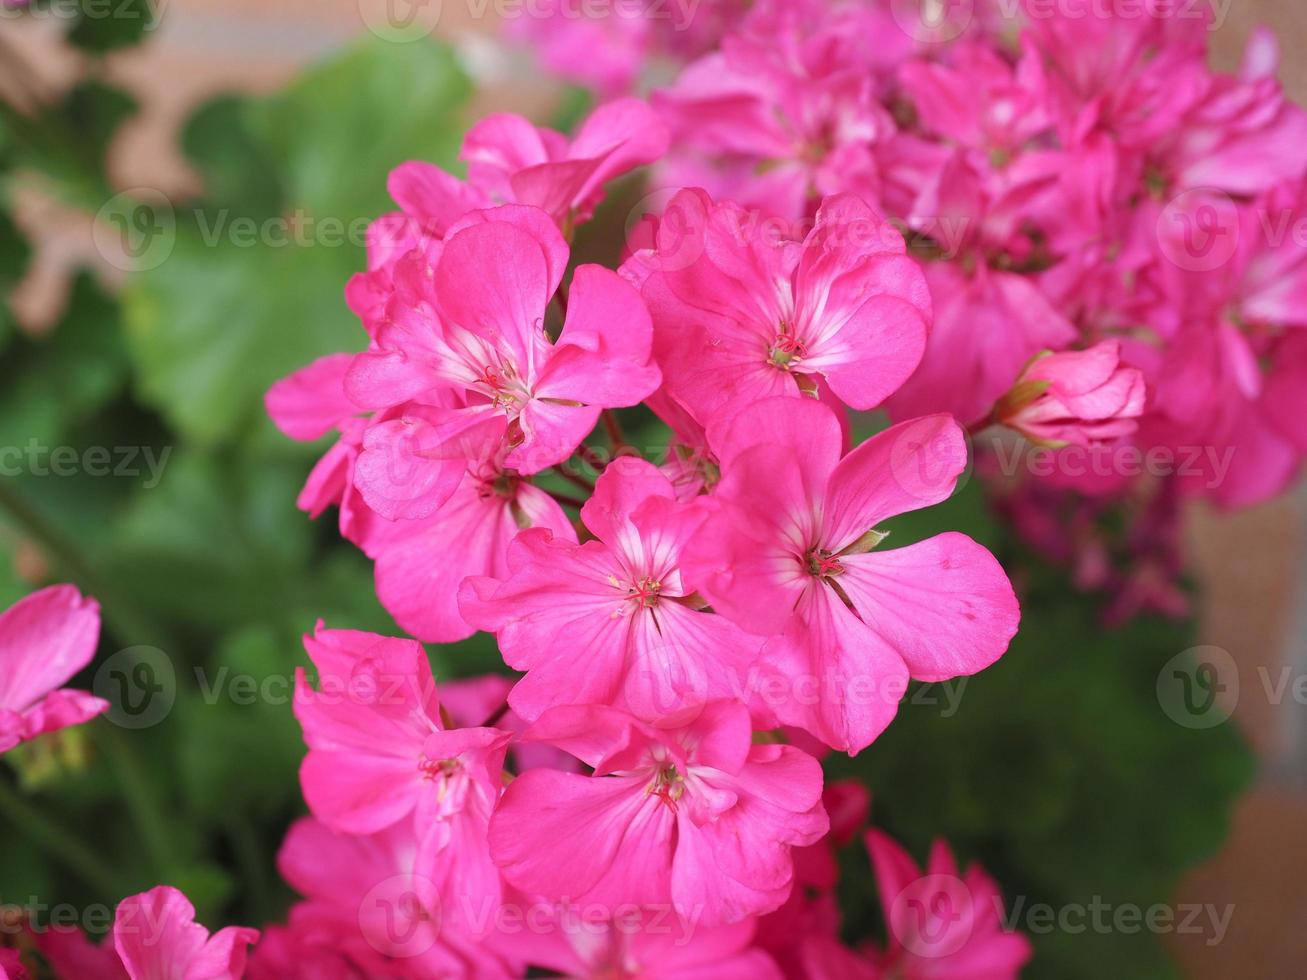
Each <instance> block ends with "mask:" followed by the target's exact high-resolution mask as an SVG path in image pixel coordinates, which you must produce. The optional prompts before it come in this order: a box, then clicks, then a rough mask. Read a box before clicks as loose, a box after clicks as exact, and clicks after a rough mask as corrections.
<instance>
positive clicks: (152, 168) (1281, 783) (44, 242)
mask: <svg viewBox="0 0 1307 980" xmlns="http://www.w3.org/2000/svg"><path fill="white" fill-rule="evenodd" d="M393 2H395V0H277V2H276V3H268V2H266V0H156V3H157V5H158V6H159V7H160V9H161V11H162V16H161V17H160V18H159V26H158V28H157V30H156V32H155V36H154V37H153V38H151V39H150V41H149V43H146V44H145V45H143V46H142V47H140V48H139V49H136V50H134V51H131V52H129V53H126V54H124V55H121V56H115V57H113V58H111V59H110V60H109V63H108V72H109V78H110V80H111V81H113V82H115V83H117V84H120V85H123V86H125V87H127V88H129V89H131V90H132V91H133V92H135V93H136V95H137V97H138V98H139V99H140V101H141V103H142V106H143V111H142V112H141V114H140V115H139V117H137V118H136V119H135V120H134V121H133V122H132V123H131V124H130V125H129V126H128V127H127V129H126V130H125V131H124V132H123V133H122V135H121V138H120V139H119V140H118V141H117V142H116V143H115V145H114V147H113V149H112V157H111V172H112V175H113V178H114V181H115V183H116V185H117V186H119V187H121V188H128V187H139V186H148V187H156V188H159V189H161V190H163V191H164V192H165V193H168V194H170V196H171V194H172V193H174V192H178V193H183V192H185V191H187V190H190V189H193V188H194V185H195V181H196V178H195V175H194V174H193V173H191V172H190V170H189V169H188V167H187V165H186V163H185V161H184V160H183V159H182V157H181V154H180V152H179V150H178V148H177V141H176V133H177V130H178V128H179V127H180V125H181V124H182V122H183V121H184V120H185V119H186V118H187V116H188V115H189V114H190V112H191V111H192V110H193V109H194V108H195V107H196V106H197V105H199V104H200V103H201V102H203V101H205V100H206V99H208V98H209V97H211V96H213V95H215V94H218V93H220V92H224V91H232V90H237V91H246V92H267V91H272V90H275V89H277V88H279V87H280V86H281V85H283V84H285V83H286V82H287V81H289V80H290V79H291V78H292V77H293V76H294V75H295V74H296V72H297V71H298V70H299V69H300V68H301V67H302V66H303V65H305V64H306V63H309V62H311V61H313V60H315V59H317V58H319V57H321V56H323V55H325V54H327V53H329V52H330V51H332V50H333V49H335V48H336V47H338V46H340V45H341V44H343V43H345V42H347V41H348V40H349V39H350V38H351V37H354V36H356V35H357V34H358V33H359V32H361V31H364V30H367V29H368V27H367V25H368V24H369V23H372V24H382V23H385V16H386V15H385V10H386V4H387V3H393ZM428 2H429V4H431V5H437V4H439V3H440V0H428ZM1227 2H1228V3H1229V7H1228V8H1227V10H1228V13H1227V15H1226V16H1225V18H1224V21H1223V23H1222V24H1221V27H1220V29H1219V30H1218V31H1217V32H1216V37H1215V42H1214V48H1215V52H1214V58H1215V61H1216V63H1217V65H1218V66H1219V67H1221V68H1224V69H1233V68H1235V67H1236V66H1237V65H1238V62H1239V58H1240V54H1241V51H1242V47H1243V44H1244V42H1245V40H1246V39H1247V37H1248V34H1249V32H1250V31H1251V30H1252V29H1253V28H1254V27H1255V26H1257V25H1259V24H1264V25H1266V26H1269V27H1271V28H1273V29H1274V30H1275V32H1276V34H1277V35H1278V36H1279V38H1280V41H1281V47H1282V50H1283V52H1284V53H1285V58H1284V64H1283V65H1282V67H1281V76H1282V78H1283V80H1284V82H1285V85H1286V87H1287V88H1288V89H1289V91H1290V93H1291V94H1293V95H1294V96H1295V97H1296V98H1297V99H1298V101H1300V102H1307V59H1304V58H1302V57H1301V51H1302V47H1303V44H1304V43H1305V42H1307V4H1304V3H1303V0H1216V5H1217V7H1218V9H1219V8H1220V7H1223V6H1224V5H1225V4H1226V3H1227ZM481 10H493V4H487V3H479V2H474V0H445V2H444V4H443V7H442V8H441V13H440V18H439V25H438V33H439V34H441V35H443V36H446V37H449V38H453V39H455V40H457V41H459V43H460V44H461V45H463V46H464V48H465V49H466V50H467V51H468V52H469V53H470V54H472V55H473V56H476V55H478V54H481V55H484V54H486V53H487V52H491V51H493V48H492V39H493V38H494V36H495V34H496V25H495V23H494V22H493V21H492V20H491V19H490V18H489V17H483V18H480V19H478V18H477V17H476V15H475V14H474V11H481ZM3 29H4V31H5V32H6V39H9V40H13V41H15V42H16V43H17V44H18V45H19V46H20V47H21V48H22V49H23V50H24V52H25V54H26V55H27V57H28V58H29V60H30V61H31V63H32V64H33V65H34V67H35V74H36V77H35V78H33V79H31V80H30V81H31V83H32V86H33V87H34V88H36V89H37V90H38V91H40V90H47V91H57V90H58V89H59V88H60V87H61V86H62V85H65V84H67V81H68V79H69V78H70V77H71V75H72V73H73V71H75V69H76V62H75V61H74V60H72V59H73V58H74V57H75V56H74V55H71V54H69V53H68V52H67V51H66V50H65V49H63V48H62V47H61V46H60V45H59V44H58V40H57V39H58V25H56V24H54V23H51V22H48V21H47V22H44V23H40V22H31V21H27V22H24V21H19V22H15V21H11V20H7V21H5V22H4V23H3ZM474 61H475V63H476V64H484V66H485V68H486V70H487V79H486V80H485V83H484V84H483V87H482V94H481V95H480V96H479V98H480V99H481V100H482V102H483V107H485V108H502V107H509V106H511V107H512V108H513V109H514V110H516V111H520V112H525V113H528V114H530V113H531V112H532V111H533V110H537V109H541V108H544V107H546V106H548V105H549V104H550V102H551V100H552V98H553V97H554V94H555V93H554V92H553V91H552V90H551V88H550V87H549V86H547V85H542V84H541V83H540V81H539V79H538V78H536V77H534V76H533V74H532V72H531V68H530V66H529V65H528V64H525V63H524V62H522V61H521V60H520V59H513V58H511V57H510V58H508V59H503V58H496V57H493V56H492V57H489V58H482V57H475V58H474ZM1303 151H1304V153H1307V147H1304V148H1303ZM20 218H21V220H22V221H23V224H24V225H25V227H26V229H27V231H28V232H29V234H31V235H32V236H33V237H34V238H39V240H40V242H41V252H40V256H39V259H38V261H37V263H36V267H35V269H34V271H33V273H32V275H31V276H29V278H28V280H27V281H26V282H25V283H24V284H23V285H22V287H21V289H20V291H19V293H18V294H17V295H16V297H15V303H16V306H17V308H18V310H19V312H20V315H22V317H23V318H24V320H25V321H26V323H27V324H28V325H29V326H30V327H31V328H32V329H36V330H39V329H41V328H42V327H43V326H45V325H47V324H48V323H49V322H51V321H52V320H53V318H54V317H55V315H56V314H57V312H58V310H57V306H58V298H59V297H60V296H62V295H63V280H64V278H65V277H66V276H67V274H68V271H69V270H70V269H71V268H72V267H73V266H74V265H76V264H79V263H83V262H96V260H97V256H96V253H95V250H94V248H93V247H92V245H91V239H90V232H89V227H88V224H87V221H86V218H85V216H82V215H78V214H73V213H69V212H67V211H65V210H63V209H61V208H59V207H58V206H56V205H54V204H53V203H51V202H48V201H45V200H43V199H41V198H40V197H36V196H28V197H25V198H24V199H23V201H22V203H21V213H20ZM38 229H39V235H38ZM1305 516H1307V492H1305V491H1304V488H1301V487H1300V488H1299V490H1298V492H1297V493H1295V494H1293V495H1291V496H1289V497H1287V498H1285V499H1282V500H1280V501H1277V502H1275V503H1273V504H1269V505H1266V506H1263V507H1260V508H1256V509H1254V510H1251V511H1246V512H1244V513H1241V514H1238V515H1234V516H1226V515H1216V514H1213V513H1210V512H1207V511H1201V510H1199V511H1195V512H1194V513H1193V514H1192V519H1191V521H1190V535H1189V537H1190V546H1191V549H1192V553H1193V555H1194V558H1195V560H1196V564H1197V566H1198V569H1199V574H1200V577H1201V579H1202V582H1203V585H1204V588H1205V596H1206V598H1205V602H1204V608H1203V610H1202V638H1203V642H1205V643H1210V644H1214V645H1216V646H1219V647H1222V648H1224V649H1225V650H1228V651H1229V652H1230V653H1231V654H1232V655H1233V657H1234V658H1235V660H1236V662H1237V663H1238V665H1239V671H1240V682H1241V689H1242V692H1243V693H1242V695H1241V697H1240V700H1239V704H1238V707H1237V709H1236V712H1235V715H1234V721H1235V723H1236V724H1238V725H1239V726H1240V727H1241V729H1242V731H1243V732H1244V733H1245V735H1246V736H1247V738H1248V739H1249V741H1250V743H1251V744H1252V745H1253V747H1254V748H1255V750H1256V751H1257V753H1258V756H1259V758H1260V759H1261V763H1262V764H1261V774H1260V777H1259V780H1258V784H1257V786H1256V787H1255V788H1254V789H1253V791H1252V792H1251V793H1249V794H1248V796H1247V797H1246V798H1245V799H1244V800H1243V801H1242V802H1241V803H1240V804H1239V806H1238V808H1237V809H1236V812H1235V814H1234V823H1233V827H1232V832H1231V836H1230V839H1229V841H1228V843H1227V845H1226V847H1225V849H1224V851H1223V853H1222V854H1220V855H1219V856H1217V857H1216V858H1215V859H1214V860H1212V861H1211V862H1209V863H1208V864H1207V865H1206V866H1204V867H1202V868H1200V869H1198V870H1196V871H1195V872H1194V873H1193V874H1192V875H1190V876H1189V878H1188V880H1187V881H1186V882H1185V883H1184V885H1183V886H1182V888H1181V893H1180V894H1179V895H1178V896H1177V901H1183V902H1211V903H1215V904H1217V905H1220V906H1224V905H1225V904H1227V903H1233V904H1234V906H1235V912H1234V916H1233V919H1232V923H1231V926H1230V929H1229V932H1228V934H1227V935H1226V937H1225V939H1224V941H1223V942H1222V943H1220V944H1219V945H1217V946H1214V947H1207V946H1205V945H1204V943H1203V940H1202V938H1201V937H1194V940H1193V941H1192V942H1186V941H1183V940H1178V941H1177V942H1176V944H1175V949H1176V953H1177V955H1178V956H1179V957H1180V959H1181V961H1182V963H1183V964H1184V967H1185V972H1186V974H1187V975H1189V976H1192V977H1194V978H1198V980H1208V978H1211V980H1217V978H1221V980H1231V978H1233V980H1297V978H1301V977H1304V976H1307V832H1304V830H1305V828H1307V708H1304V707H1303V706H1301V705H1296V704H1294V703H1293V700H1292V698H1285V699H1284V701H1283V702H1282V703H1281V704H1279V705H1273V704H1271V703H1270V699H1269V698H1267V696H1266V694H1265V684H1264V683H1263V679H1264V678H1265V677H1270V678H1273V679H1274V678H1277V677H1278V676H1279V672H1280V671H1281V670H1282V669H1284V668H1285V667H1288V668H1290V670H1291V671H1292V673H1293V675H1294V676H1297V675H1299V674H1303V673H1307V548H1304V534H1305V532H1304V528H1307V520H1305ZM1104 720H1105V723H1110V719H1104Z"/></svg>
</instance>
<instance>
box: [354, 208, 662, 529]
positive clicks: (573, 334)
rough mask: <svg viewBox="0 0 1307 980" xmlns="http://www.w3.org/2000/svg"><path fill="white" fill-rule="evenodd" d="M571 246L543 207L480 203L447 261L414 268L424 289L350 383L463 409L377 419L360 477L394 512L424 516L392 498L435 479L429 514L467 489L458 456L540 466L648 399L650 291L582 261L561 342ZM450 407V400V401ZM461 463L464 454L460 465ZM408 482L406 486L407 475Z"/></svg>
mask: <svg viewBox="0 0 1307 980" xmlns="http://www.w3.org/2000/svg"><path fill="white" fill-rule="evenodd" d="M567 260H568V248H567V245H566V243H565V242H564V241H563V238H562V236H561V235H560V234H559V232H558V230H557V229H556V228H555V227H554V226H553V224H552V222H550V221H548V219H547V218H546V217H545V215H544V213H543V212H542V211H540V210H538V209H536V208H527V207H520V206H510V207H505V208H498V209H495V210H491V211H483V212H475V213H474V214H472V215H469V216H468V217H467V218H466V219H465V220H464V221H463V222H461V223H460V224H459V225H456V226H455V227H454V228H453V229H451V230H450V232H449V235H448V237H447V238H446V240H445V241H444V243H443V245H442V247H441V249H440V255H439V258H438V259H436V261H435V264H434V266H429V267H426V268H425V271H418V272H417V273H416V274H415V277H416V281H415V284H414V295H413V296H404V295H398V294H397V296H396V298H395V299H394V300H393V301H392V302H391V306H390V310H389V320H388V322H387V323H386V324H385V325H384V326H383V327H382V328H381V329H380V330H379V331H378V334H377V336H376V338H375V340H374V343H373V347H372V349H371V350H370V351H368V352H367V353H364V354H361V355H359V356H358V357H357V358H356V359H355V361H354V363H353V365H352V366H351V368H350V372H349V375H348V377H347V380H346V390H347V392H348V394H349V395H350V397H351V398H352V399H353V401H354V402H355V403H356V404H358V405H360V406H362V407H365V408H370V409H382V408H388V407H391V406H395V405H399V404H401V403H403V402H406V401H409V400H411V399H413V398H417V397H419V396H421V397H422V399H423V401H424V402H430V401H432V399H431V397H430V393H432V392H436V393H444V394H446V395H448V396H451V397H452V398H453V399H454V404H455V406H458V407H450V408H448V409H445V410H443V411H441V412H436V413H433V412H428V413H424V414H416V413H414V414H412V415H406V416H404V417H403V418H401V419H398V420H395V421H394V422H390V423H385V424H381V425H378V426H377V427H375V428H374V430H373V431H372V432H371V433H370V434H369V439H368V440H367V441H366V444H365V446H366V448H365V452H364V457H367V456H368V455H369V454H376V455H377V456H378V457H379V458H380V460H381V462H380V463H378V464H369V463H368V462H367V461H366V458H365V459H361V460H360V461H359V464H358V466H359V474H358V477H357V479H358V482H359V486H360V489H361V490H362V491H363V494H364V498H365V499H367V500H368V501H369V503H370V505H371V506H373V507H374V509H377V510H378V512H380V513H382V514H383V515H385V516H390V517H406V516H410V517H413V516H424V513H423V512H418V511H414V510H413V509H412V508H408V507H405V508H399V509H396V508H393V507H392V506H391V502H392V501H397V500H398V501H410V500H412V499H413V489H412V487H413V485H414V484H417V485H420V486H424V487H428V489H427V490H426V491H425V492H424V493H423V494H422V496H421V499H422V502H423V510H424V512H425V513H430V512H431V511H432V510H434V509H435V508H436V507H438V506H439V504H440V502H441V499H442V496H444V497H447V496H448V494H449V493H450V492H452V491H453V489H454V488H455V487H456V486H457V484H458V481H459V479H460V476H461V471H462V470H461V467H460V466H459V465H457V460H459V459H460V458H466V457H469V456H477V457H480V456H482V455H487V456H490V455H494V453H493V451H492V452H489V453H483V452H482V451H481V450H480V447H483V446H485V447H492V448H493V447H494V446H496V445H497V444H498V443H499V441H501V440H502V442H503V444H504V447H505V452H504V454H503V459H502V462H503V464H504V465H505V466H507V467H510V468H512V469H515V470H517V471H518V472H520V473H523V474H532V473H537V472H539V471H541V470H543V469H547V468H548V467H550V466H552V465H554V464H556V463H559V462H561V461H562V460H563V459H566V458H567V456H568V455H569V454H570V453H571V452H572V451H573V450H574V449H576V447H577V446H578V445H579V444H580V442H581V440H582V439H584V438H585V437H586V435H588V434H589V432H590V431H591V430H592V429H593V428H594V425H595V422H596V421H597V420H598V418H599V414H600V411H601V410H602V409H604V408H618V407H624V406H629V405H634V404H636V403H638V402H639V401H640V400H641V399H643V398H644V397H645V396H647V395H648V394H650V393H651V392H652V391H653V390H654V389H655V388H656V387H657V386H658V383H659V380H660V378H659V373H658V369H657V367H656V366H654V364H653V363H652V360H651V352H650V344H651V332H652V328H651V326H650V323H649V316H648V313H647V311H646V310H645V307H644V304H643V303H642V302H641V300H640V297H639V295H638V294H637V293H636V292H635V290H634V289H632V288H631V286H629V285H628V284H627V283H625V282H624V281H623V280H622V279H621V278H620V277H618V276H617V275H616V274H615V273H613V272H611V271H609V270H607V269H604V268H602V267H600V266H596V265H583V266H581V267H579V268H578V269H577V270H576V272H575V274H574V276H573V279H572V284H571V289H570V291H569V294H568V300H567V314H566V316H565V318H564V321H563V325H562V329H561V332H560V333H559V335H558V338H557V340H556V341H555V340H553V339H551V337H550V335H549V334H548V333H547V332H546V330H545V317H546V313H547V308H548V306H549V304H550V301H551V299H552V298H553V296H554V294H555V293H556V292H557V290H558V286H559V283H560V281H561V279H562V276H563V271H564V269H565V267H566V265H567ZM437 404H440V405H442V406H443V405H445V404H446V403H445V402H438V403H437ZM451 460H452V461H454V462H451ZM397 482H398V483H400V485H399V486H396V485H395V484H396V483H397Z"/></svg>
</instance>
